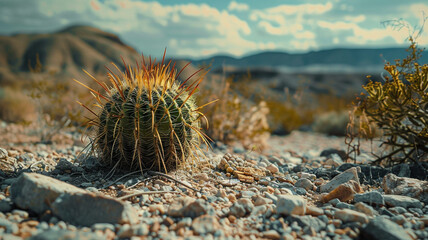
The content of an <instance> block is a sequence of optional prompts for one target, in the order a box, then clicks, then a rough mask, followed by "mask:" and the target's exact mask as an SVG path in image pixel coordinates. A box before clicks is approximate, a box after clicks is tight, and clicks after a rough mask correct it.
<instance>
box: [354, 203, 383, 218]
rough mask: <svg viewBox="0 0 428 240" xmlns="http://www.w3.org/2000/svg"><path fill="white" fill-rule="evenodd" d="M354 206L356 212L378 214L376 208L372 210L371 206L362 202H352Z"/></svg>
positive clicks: (369, 214)
mask: <svg viewBox="0 0 428 240" xmlns="http://www.w3.org/2000/svg"><path fill="white" fill-rule="evenodd" d="M354 207H355V210H357V211H358V212H361V213H364V214H366V215H367V216H370V217H373V216H375V215H378V213H377V212H376V210H374V209H373V208H372V207H371V206H369V205H367V204H365V203H363V202H357V203H356V204H354Z"/></svg>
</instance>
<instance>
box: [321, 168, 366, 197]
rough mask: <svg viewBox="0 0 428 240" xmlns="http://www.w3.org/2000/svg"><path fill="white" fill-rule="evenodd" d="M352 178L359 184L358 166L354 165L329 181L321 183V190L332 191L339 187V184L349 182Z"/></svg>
mask: <svg viewBox="0 0 428 240" xmlns="http://www.w3.org/2000/svg"><path fill="white" fill-rule="evenodd" d="M350 180H354V181H355V182H357V183H358V184H359V183H360V180H359V178H358V172H357V168H356V167H352V168H350V169H348V170H346V171H345V172H343V173H341V174H339V175H337V176H336V177H334V178H333V179H332V180H330V181H329V182H328V183H326V184H324V185H321V186H320V190H321V192H330V191H332V190H333V189H335V188H337V187H338V186H339V185H341V184H343V183H346V182H349V181H350Z"/></svg>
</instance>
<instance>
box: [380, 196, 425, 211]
mask: <svg viewBox="0 0 428 240" xmlns="http://www.w3.org/2000/svg"><path fill="white" fill-rule="evenodd" d="M383 198H384V200H385V203H386V205H388V206H391V207H396V206H398V207H403V208H409V207H412V208H422V203H421V202H420V201H419V200H417V199H415V198H411V197H407V196H401V195H384V196H383Z"/></svg>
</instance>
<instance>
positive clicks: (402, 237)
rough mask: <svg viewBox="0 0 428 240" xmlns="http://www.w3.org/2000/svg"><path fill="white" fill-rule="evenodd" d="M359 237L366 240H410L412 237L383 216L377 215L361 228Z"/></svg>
mask: <svg viewBox="0 0 428 240" xmlns="http://www.w3.org/2000/svg"><path fill="white" fill-rule="evenodd" d="M361 236H362V238H361V239H367V240H384V239H388V240H411V239H412V238H411V237H410V236H409V235H408V234H407V233H406V232H405V231H404V229H403V228H402V227H401V226H400V225H398V224H396V223H394V222H392V221H390V220H388V219H386V218H383V217H377V218H375V219H373V220H371V221H370V222H369V224H367V226H366V227H365V228H363V229H361Z"/></svg>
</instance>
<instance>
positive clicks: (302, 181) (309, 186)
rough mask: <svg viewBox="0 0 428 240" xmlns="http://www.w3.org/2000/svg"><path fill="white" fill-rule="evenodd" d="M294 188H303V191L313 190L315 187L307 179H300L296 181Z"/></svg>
mask: <svg viewBox="0 0 428 240" xmlns="http://www.w3.org/2000/svg"><path fill="white" fill-rule="evenodd" d="M294 186H295V187H301V188H304V189H305V190H313V189H314V187H315V185H314V184H313V183H312V182H311V180H309V179H307V178H301V179H299V180H297V181H296V183H295V184H294Z"/></svg>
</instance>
